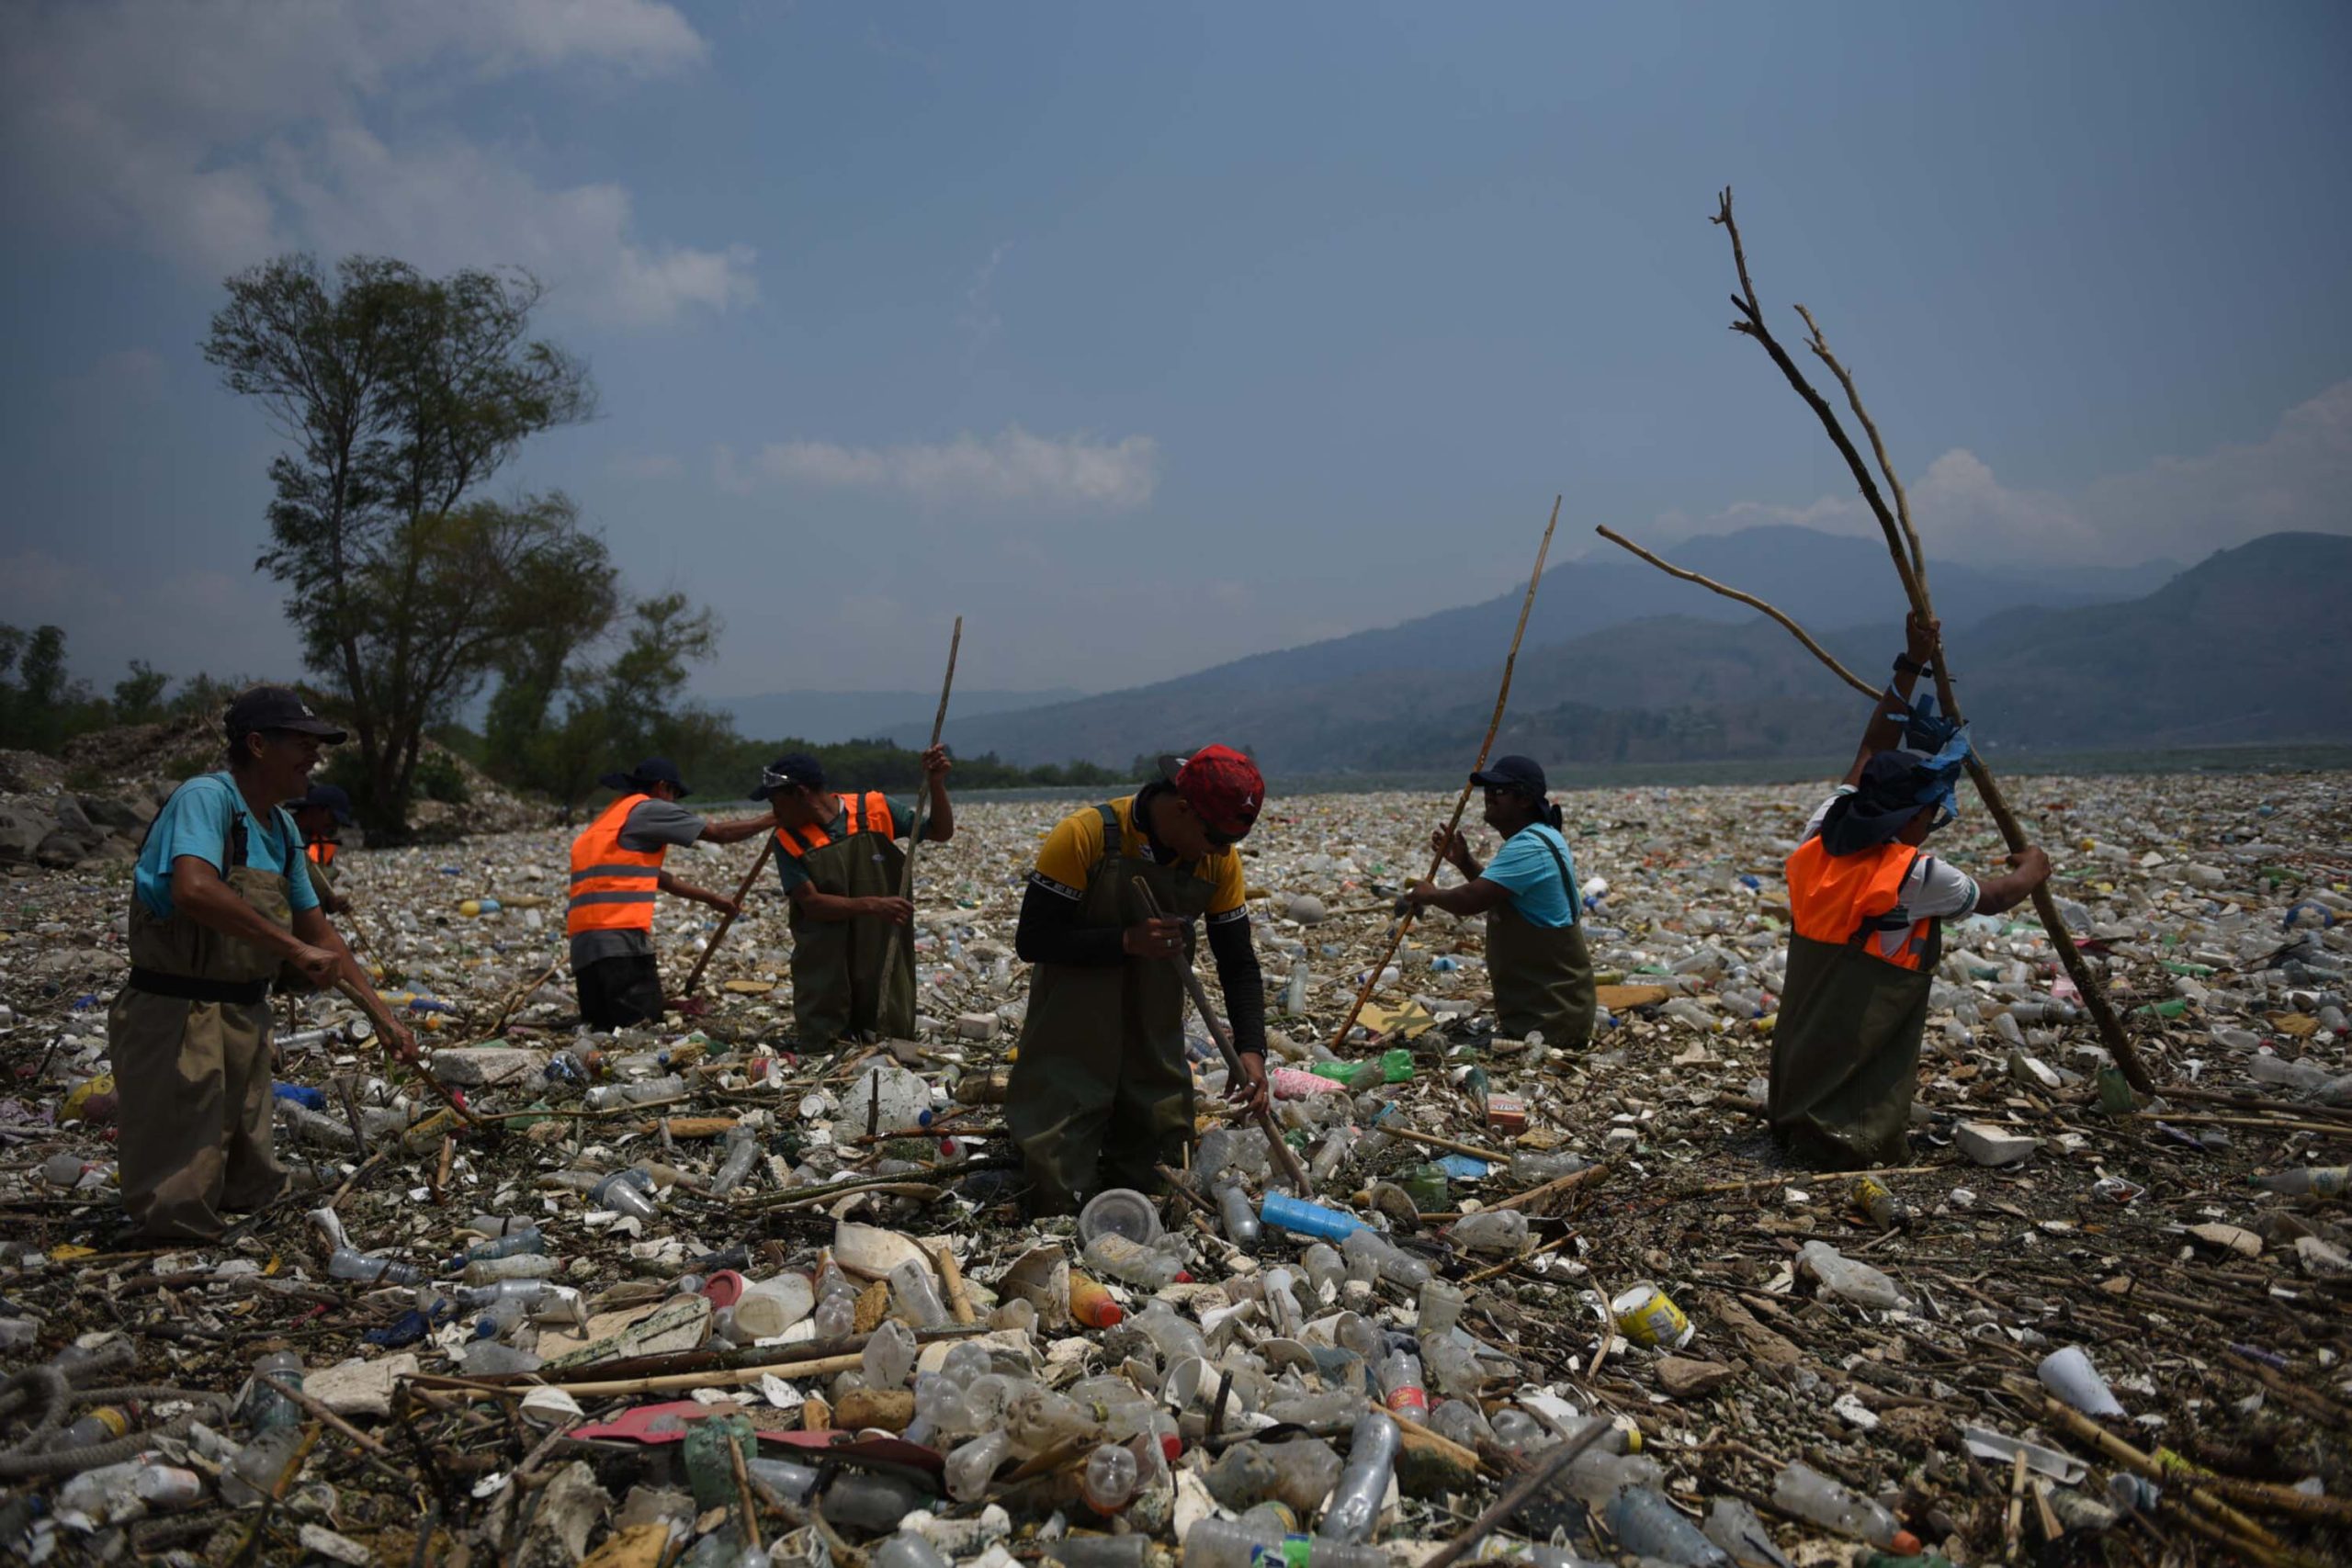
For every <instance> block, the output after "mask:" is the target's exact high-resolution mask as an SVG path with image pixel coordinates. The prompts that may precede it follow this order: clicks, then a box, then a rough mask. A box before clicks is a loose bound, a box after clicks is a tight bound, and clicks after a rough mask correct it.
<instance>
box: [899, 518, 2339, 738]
mask: <svg viewBox="0 0 2352 1568" xmlns="http://www.w3.org/2000/svg"><path fill="white" fill-rule="evenodd" d="M1666 553H1668V554H1670V555H1671V557H1672V558H1674V559H1675V560H1676V561H1677V564H1679V565H1683V566H1687V567H1689V568H1690V569H1691V570H1697V571H1700V572H1702V573H1704V574H1705V575H1707V576H1710V577H1713V578H1715V579H1716V580H1718V581H1724V582H1726V583H1729V584H1731V585H1733V586H1736V587H1739V588H1742V589H1745V590H1747V592H1753V593H1756V594H1758V596H1759V597H1761V598H1763V599H1765V600H1767V601H1769V602H1770V603H1772V604H1777V605H1778V606H1780V607H1781V609H1782V610H1784V611H1786V612H1787V613H1788V614H1790V615H1792V616H1793V617H1795V618H1796V619H1797V620H1798V621H1800V622H1801V623H1802V624H1804V626H1806V627H1807V629H1809V630H1810V631H1812V632H1813V633H1814V634H1815V637H1818V638H1819V639H1820V640H1821V641H1822V643H1823V644H1824V646H1826V648H1828V649H1830V651H1831V652H1833V653H1834V654H1836V655H1837V656H1838V658H1839V659H1840V660H1842V661H1843V662H1844V663H1845V664H1846V665H1847V667H1848V668H1849V669H1851V670H1853V671H1856V672H1857V673H1859V674H1860V676H1861V677H1862V678H1863V679H1864V680H1868V681H1873V682H1875V681H1878V680H1882V679H1883V678H1884V677H1885V675H1886V673H1887V667H1888V664H1889V662H1890V660H1891V659H1892V656H1893V654H1894V652H1895V651H1897V650H1898V649H1900V648H1901V646H1902V636H1901V628H1900V616H1899V613H1898V607H1899V605H1900V603H1901V601H1900V597H1899V595H1900V590H1899V589H1898V588H1897V587H1896V585H1895V581H1894V570H1893V567H1892V565H1891V563H1890V562H1889V561H1888V560H1887V558H1886V557H1885V554H1884V552H1883V550H1882V549H1880V548H1878V547H1876V546H1875V545H1873V544H1869V543H1866V542H1862V541H1857V540H1855V539H1853V538H1849V537H1840V536H1831V535H1826V534H1822V533H1819V532H1816V531H1815V530H1811V529H1805V528H1798V527H1787V526H1774V527H1768V528H1754V529H1749V530H1747V531H1745V532H1743V533H1739V534H1734V535H1727V536H1720V537H1713V538H1707V539H1694V540H1691V541H1689V542H1688V543H1686V544H1684V545H1682V546H1679V547H1676V548H1675V549H1674V550H1673V551H1671V552H1666ZM1930 571H1931V578H1930V582H1931V587H1932V590H1933V592H1934V595H1935V600H1936V609H1937V614H1938V615H1939V618H1940V619H1941V620H1942V622H1943V626H1944V633H1945V638H1946V643H1947V647H1948V649H1950V651H1951V657H1952V660H1953V662H1954V667H1955V668H1956V669H1957V670H1958V671H1960V673H1961V677H1962V684H1961V688H1960V696H1961V700H1962V705H1963V707H1964V709H1965V710H1966V712H1967V713H1968V714H1969V716H1970V717H1971V719H1972V720H1973V722H1974V724H1975V728H1976V732H1977V735H1978V737H1979V744H1980V745H1984V746H1985V747H1987V749H1988V750H1996V749H2001V748H2037V749H2043V750H2100V749H2111V748H2141V747H2148V748H2154V747H2165V746H2189V745H2199V746H2206V745H2223V744H2233V743H2238V742H2251V741H2305V740H2341V739H2346V737H2352V682H2347V681H2346V679H2345V678H2344V674H2343V671H2344V670H2345V669H2346V654H2347V653H2352V617H2347V616H2346V615H2343V614H2342V612H2341V606H2342V605H2343V604H2346V603H2347V602H2352V600H2347V594H2348V593H2352V538H2347V537H2345V536H2336V535H2323V534H2274V535H2269V536H2265V537H2263V538H2260V539H2256V540H2255V541H2253V542H2252V543H2249V544H2246V545H2244V546H2241V547H2237V548H2235V549H2232V550H2225V551H2222V552H2219V553H2217V554H2215V555H2213V556H2211V557H2209V558H2206V559H2205V560H2204V561H2202V562H2200V563H2199V564H2198V565H2196V566H2193V567H2190V568H2188V569H2187V570H2180V569H2179V568H2177V566H2175V565H2174V564H2173V563H2169V562H2157V563H2151V564H2149V565H2146V566H2142V567H2136V568H2131V569H2129V570H2112V571H2109V570H2101V571H2088V570H2078V571H2069V572H2064V573H2053V572H2049V571H2037V572H2026V571H1996V570H1985V569H1981V568H1969V567H1963V566H1959V565H1948V564H1932V565H1931V568H1930ZM1520 598H1521V595H1520V593H1518V592H1510V593H1506V594H1501V595H1498V596H1497V597H1496V598H1494V599H1491V600H1487V601H1486V602H1484V603H1482V604H1471V605H1464V606H1462V607H1460V608H1457V609H1452V610H1445V611H1441V612H1439V613H1437V614H1434V615H1425V616H1421V617H1419V618H1418V619H1416V620H1412V621H1408V622H1406V623H1404V624H1402V625H1400V626H1389V627H1384V628H1381V629H1379V630H1375V631H1366V632H1360V633H1356V634H1354V635H1352V636H1349V637H1335V638H1331V639H1329V640H1327V641H1323V642H1318V643H1313V644H1309V645H1306V646H1305V647H1301V648H1294V649H1283V650H1280V651H1277V652H1272V653H1263V654H1257V655H1253V656H1251V657H1250V658H1246V659H1240V660H1233V661H1231V662H1228V663H1226V664H1221V665H1217V666H1216V667H1214V668H1211V669H1207V670H1203V671H1198V672H1197V673H1194V674H1191V675H1186V676H1182V677H1180V678H1178V679H1176V680H1172V681H1163V682H1157V683H1155V684H1152V685H1148V686H1140V687H1136V688H1133V689H1130V690H1126V691H1121V692H1113V693H1107V694H1101V695H1097V696H1091V697H1083V698H1079V699H1075V700H1071V701H1065V702H1058V703H1048V704H1046V705H1039V706H1030V707H1023V708H1020V709H1017V710H1000V711H998V712H995V713H989V714H981V713H974V712H970V711H968V710H967V709H966V708H965V707H964V705H963V702H962V699H961V697H960V695H959V697H958V700H957V703H956V711H954V712H952V713H951V714H950V716H949V718H948V723H947V729H946V737H947V739H948V740H949V741H950V742H951V743H952V744H954V745H955V746H956V748H957V749H958V750H961V751H964V752H966V753H967V754H977V753H979V752H983V751H994V752H995V753H997V754H998V755H999V756H1001V757H1002V758H1004V759H1005V760H1006V761H1015V762H1024V763H1026V762H1043V761H1068V760H1072V759H1082V760H1085V761H1095V762H1100V763H1103V764H1105V765H1108V766H1119V765H1123V764H1125V763H1126V762H1127V761H1130V760H1132V759H1133V758H1135V757H1136V756H1138V755H1142V754H1147V753H1149V752H1154V751H1160V750H1182V749H1185V748H1187V747H1189V746H1192V745H1197V744H1200V743H1203V742H1204V741H1207V740H1210V739H1222V740H1225V741H1227V743H1229V744H1233V745H1238V746H1244V747H1247V748H1249V749H1250V750H1251V751H1252V752H1253V754H1255V755H1256V756H1257V757H1258V758H1259V760H1260V761H1261V763H1262V764H1263V765H1264V766H1265V767H1266V768H1267V770H1268V771H1269V772H1270V773H1276V774H1298V773H1351V772H1396V771H1408V770H1415V769H1429V768H1445V767H1451V766H1453V765H1454V764H1456V763H1457V762H1458V761H1460V760H1461V759H1463V758H1464V757H1467V756H1469V755H1472V754H1474V753H1475V752H1476V748H1477V742H1478V738H1479V737H1480V735H1482V734H1483V733H1484V730H1485V728H1486V724H1487V717H1488V716H1489V715H1490V714H1491V712H1492V709H1493V704H1494V696H1493V694H1494V690H1495V683H1496V681H1497V678H1498V676H1499V674H1500V670H1501V660H1502V653H1503V650H1504V649H1506V648H1507V647H1508V646H1509V643H1510V629H1511V625H1512V623H1513V621H1514V620H1515V618H1516V616H1517V615H1518V613H1519V603H1520ZM1859 704H1860V699H1859V698H1858V697H1857V696H1855V694H1853V693H1852V692H1851V691H1850V690H1849V689H1848V688H1846V687H1844V686H1843V685H1841V684H1840V683H1838V681H1837V680H1836V679H1835V677H1833V676H1831V675H1830V674H1829V673H1828V672H1827V671H1824V670H1822V669H1821V668H1820V666H1819V665H1818V664H1817V663H1816V662H1815V660H1813V658H1812V656H1811V655H1809V654H1807V653H1806V652H1805V651H1804V649H1802V648H1800V647H1799V646H1798V645H1797V643H1796V642H1795V640H1794V639H1793V638H1792V637H1789V636H1788V634H1787V633H1786V632H1784V631H1783V630H1781V628H1780V627H1779V626H1774V625H1773V624H1771V623H1770V621H1767V620H1765V619H1764V618H1763V617H1761V616H1759V615H1757V614H1755V612H1753V611H1751V610H1748V609H1747V608H1746V607H1744V606H1742V605H1739V604H1734V603H1732V602H1731V601H1728V600H1724V599H1722V598H1719V597H1717V596H1715V595H1713V594H1711V593H1708V592H1705V591H1703V590H1702V589H1699V588H1697V587H1695V586H1692V585H1691V584H1688V583H1684V582H1680V581H1675V580H1673V579H1671V578H1668V577H1667V576H1666V575H1665V574H1663V573H1661V572H1659V571H1657V570H1656V569H1654V568H1652V567H1650V566H1648V565H1646V564H1645V563H1643V562H1640V561H1637V560H1634V559H1633V558H1630V557H1626V558H1622V559H1621V558H1583V559H1577V560H1572V561H1566V562H1563V563H1562V564H1560V565H1559V566H1557V567H1555V568H1553V569H1552V570H1549V571H1547V572H1546V573H1545V575H1544V583H1543V586H1542V589H1541V591H1540V592H1538V594H1537V597H1536V606H1535V610H1534V613H1533V614H1532V616H1531V617H1530V620H1529V624H1528V630H1527V637H1526V640H1525V642H1524V644H1523V646H1522V648H1521V653H1520V659H1519V664H1518V667H1517V671H1516V673H1515V676H1514V684H1513V688H1512V694H1511V702H1510V712H1509V715H1508V716H1507V718H1506V721H1505V725H1504V728H1503V732H1502V735H1501V736H1500V738H1499V739H1498V742H1497V748H1498V750H1506V751H1507V750H1521V751H1526V752H1528V753H1529V754H1531V755H1533V756H1536V757H1537V758H1539V759H1541V760H1546V761H1555V762H1567V761H1572V760H1573V761H1589V762H1601V761H1611V762H1642V763H1650V762H1679V761H1703V760H1715V759H1724V760H1742V759H1769V758H1773V757H1793V756H1821V755H1826V754H1833V753H1836V752H1838V751H1840V750H1845V749H1847V748H1849V747H1850V746H1851V745H1852V744H1853V741H1854V739H1855V737H1856V735H1857V734H1859V732H1860V726H1861V724H1862V721H1863V718H1864V715H1863V713H1862V712H1861V711H1860V707H1859ZM928 731H929V719H928V716H925V717H924V718H923V719H922V721H921V723H920V724H914V723H910V724H909V725H906V726H903V727H900V728H897V729H895V730H892V731H888V733H889V734H890V735H891V737H892V738H893V739H899V740H901V741H902V742H905V743H909V744H914V743H920V741H921V740H922V739H923V737H924V736H925V735H927V734H928Z"/></svg>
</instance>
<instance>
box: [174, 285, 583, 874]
mask: <svg viewBox="0 0 2352 1568" xmlns="http://www.w3.org/2000/svg"><path fill="white" fill-rule="evenodd" d="M227 287H228V293H229V300H228V303H227V304H226V305H225V306H223V307H222V308H221V310H219V311H218V312H217V313H215V315H214V316H213V318H212V323H211V332H210V334H209V336H208V338H207V339H206V341H205V344H204V354H205V357H206V359H208V360H209V361H210V362H211V364H212V365H213V366H214V367H217V368H218V369H219V371H220V378H221V381H222V383H223V385H225V386H226V387H228V389H230V390H232V391H233V392H237V393H239V394H241V395H243V396H246V397H250V398H252V399H254V400H255V401H256V402H258V403H259V404H260V405H261V407H262V409H263V411H264V412H265V413H266V415H267V416H268V418H269V419H270V421H271V423H273V424H274V425H275V426H276V427H277V431H278V433H279V434H281V435H282V436H284V437H285V439H286V440H287V442H288V450H286V451H285V452H283V453H281V454H280V455H279V456H278V457H277V459H276V460H275V461H274V462H272V464H271V465H270V481H271V485H272V488H273V490H274V491H275V499H274V500H273V501H272V502H271V503H270V507H269V546H268V547H267V548H266V549H265V550H264V551H263V552H262V555H261V557H260V559H259V560H258V561H257V562H256V563H255V564H256V567H257V569H258V570H265V571H267V572H268V573H270V575H271V576H273V577H274V578H276V579H277V581H279V582H282V583H284V584H285V585H286V586H287V588H288V600H287V614H288V617H289V618H290V619H291V620H292V621H293V622H294V624H295V626H296V628H297V629H298V630H299V631H300V634H301V637H302V648H303V655H304V658H305V659H306V660H307V661H308V663H309V664H310V666H311V669H312V671H315V672H316V673H317V674H318V675H319V676H321V677H322V680H323V681H324V682H325V685H326V687H327V690H328V692H329V693H330V694H331V696H332V698H333V704H334V705H335V706H336V707H338V708H339V709H340V710H341V712H342V713H343V714H344V716H345V719H346V722H347V723H348V724H349V725H350V727H351V728H352V730H353V732H354V735H355V736H356V739H357V742H358V745H357V758H356V762H357V774H358V779H359V784H358V787H357V788H356V789H355V790H354V791H353V796H354V802H353V803H354V805H355V806H356V807H357V809H358V812H359V815H360V819H361V820H362V822H363V823H365V824H366V826H367V828H368V833H369V835H370V837H371V838H376V839H379V840H384V841H397V840H399V839H401V837H403V836H404V835H405V833H406V830H407V818H406V813H407V807H408V801H409V798H410V795H411V794H412V791H413V787H414V784H415V778H416V767H417V759H418V755H419V747H420V746H421V744H422V742H423V740H424V735H425V732H426V730H427V729H428V728H431V727H432V726H433V725H435V724H436V723H440V722H446V721H447V720H448V719H449V718H451V717H452V716H454V715H455V713H456V711H457V710H458V708H459V707H460V706H462V705H464V703H465V702H466V701H467V700H468V699H469V698H470V697H471V696H472V695H473V694H475V693H476V692H477V691H479V690H480V689H481V683H482V682H483V681H484V680H485V679H486V678H487V677H488V676H489V675H490V674H491V673H492V671H496V670H499V669H501V668H502V667H503V664H504V663H505V661H506V660H508V659H509V658H510V657H511V656H512V654H513V651H514V649H515V648H516V646H517V645H518V644H519V643H520V642H522V641H523V640H524V639H526V637H528V636H529V634H530V633H531V631H532V630H533V628H535V627H537V626H541V625H542V624H543V623H544V621H545V619H546V617H547V616H548V615H550V614H560V613H566V612H569V611H572V610H576V609H578V608H579V607H581V606H582V605H583V604H585V605H588V606H591V607H593V605H594V603H595V601H596V597H597V594H596V584H597V583H598V582H599V581H602V582H604V583H605V584H607V585H608V584H609V573H610V567H609V562H608V559H607V557H606V553H605V547H604V545H603V543H602V541H600V540H598V539H596V538H594V536H590V535H586V534H583V533H582V532H581V531H580V528H579V525H578V518H577V514H576V513H575V511H574V509H573V507H572V505H571V502H569V501H568V500H566V499H565V498H564V497H563V496H561V495H560V494H548V495H537V496H523V497H520V498H518V499H516V500H515V501H514V502H491V501H486V500H482V499H480V497H479V494H478V492H479V491H481V489H482V488H483V487H484V486H485V485H486V484H487V483H488V482H489V481H490V480H491V479H492V477H493V476H495V475H496V474H497V472H498V471H499V469H500V468H503V466H504V465H505V464H506V462H507V461H508V460H509V459H511V458H512V457H514V456H515V453H516V451H517V450H519V449H520V447H521V446H522V444H523V443H524V441H526V439H528V438H529V437H530V436H532V435H535V434H538V433H539V432H541V431H545V430H549V429H553V428H555V427H557V426H559V425H563V424H569V423H574V422H576V421H579V420H582V419H584V418H586V417H587V416H588V414H589V412H591V411H592V409H593V406H594V393H593V390H592V389H591V387H590V384H589V380H588V375H587V371H586V369H585V368H584V367H582V365H581V364H580V363H579V362H578V361H576V360H575V359H573V358H572V357H571V355H568V354H566V353H565V352H564V351H563V350H562V349H560V348H559V347H557V346H556V345H554V344H549V343H547V342H544V341H540V340H537V339H533V338H532V337H531V336H530V335H529V333H530V323H531V317H532V314H533V312H534V311H535V310H537V306H538V303H539V300H540V297H541V289H540V288H539V285H538V283H537V281H536V280H535V279H533V278H532V277H530V276H528V275H527V274H523V273H517V272H506V273H493V272H482V271H474V270H468V271H462V272H458V273H456V274H453V275H451V276H448V277H446V278H434V277H428V276H424V274H422V273H420V272H418V271H417V270H416V269H415V268H414V267H412V266H409V265H407V264H405V263H402V262H399V261H394V260H390V259H389V258H385V257H376V256H352V257H346V258H345V260H344V261H342V262H341V263H339V264H338V265H336V267H335V269H334V275H333V276H332V277H330V276H328V275H327V274H326V273H325V272H323V271H322V269H321V267H320V266H319V264H318V263H317V262H316V261H315V260H314V259H313V258H311V257H309V256H304V255H292V256H281V257H278V258H277V259H276V260H274V261H270V262H266V263H264V264H263V265H260V266H257V267H254V268H253V269H251V270H249V271H247V272H243V273H241V274H239V275H238V276H235V277H232V278H231V279H229V280H228V285H227Z"/></svg>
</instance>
